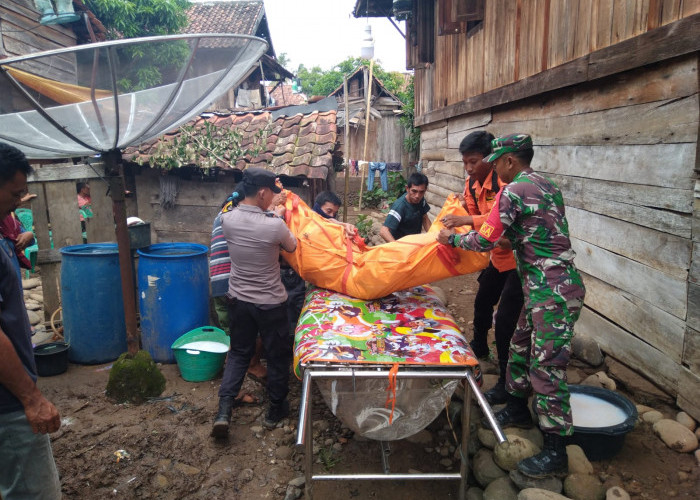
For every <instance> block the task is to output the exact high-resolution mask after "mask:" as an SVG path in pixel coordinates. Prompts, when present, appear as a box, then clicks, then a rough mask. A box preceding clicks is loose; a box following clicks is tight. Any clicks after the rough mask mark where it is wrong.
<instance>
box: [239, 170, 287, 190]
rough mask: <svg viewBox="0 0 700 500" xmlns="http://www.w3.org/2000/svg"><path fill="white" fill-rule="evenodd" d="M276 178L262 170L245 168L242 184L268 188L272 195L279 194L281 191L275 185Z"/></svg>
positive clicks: (267, 171) (271, 173)
mask: <svg viewBox="0 0 700 500" xmlns="http://www.w3.org/2000/svg"><path fill="white" fill-rule="evenodd" d="M276 180H277V176H276V175H275V174H274V173H273V172H270V171H269V170H265V169H264V168H255V167H251V168H246V169H245V170H244V171H243V182H245V183H246V184H250V185H253V186H258V187H268V188H270V189H272V192H273V193H281V192H282V189H280V187H279V186H278V185H277V184H276V182H275V181H276Z"/></svg>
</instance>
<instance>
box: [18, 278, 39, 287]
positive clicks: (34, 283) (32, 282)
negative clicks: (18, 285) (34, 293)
mask: <svg viewBox="0 0 700 500" xmlns="http://www.w3.org/2000/svg"><path fill="white" fill-rule="evenodd" d="M39 285H41V280H40V279H39V278H29V279H28V280H23V281H22V288H23V289H25V290H30V289H32V288H36V287H38V286H39Z"/></svg>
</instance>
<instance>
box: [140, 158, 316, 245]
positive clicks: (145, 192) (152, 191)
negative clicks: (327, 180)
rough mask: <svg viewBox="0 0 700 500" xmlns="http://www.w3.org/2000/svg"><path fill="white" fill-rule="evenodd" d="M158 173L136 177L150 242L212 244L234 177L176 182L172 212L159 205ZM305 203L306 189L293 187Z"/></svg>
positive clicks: (146, 169) (143, 217)
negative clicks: (214, 229) (222, 205)
mask: <svg viewBox="0 0 700 500" xmlns="http://www.w3.org/2000/svg"><path fill="white" fill-rule="evenodd" d="M159 178H160V173H159V171H158V170H155V169H149V168H144V169H142V170H141V173H140V174H139V175H137V176H136V195H137V200H138V214H139V217H140V218H141V219H142V220H144V221H146V222H150V223H151V242H152V243H170V242H190V243H199V244H201V245H206V246H207V247H208V246H209V244H210V243H211V228H212V223H213V222H214V218H215V217H216V214H217V213H219V210H220V208H221V203H223V201H224V200H225V199H226V198H227V197H228V195H229V194H231V192H232V191H233V190H234V189H235V187H236V183H235V181H234V180H233V176H220V180H217V181H216V182H204V181H202V180H199V179H197V180H184V179H179V178H178V179H177V186H178V187H177V191H178V194H177V198H176V199H175V205H174V207H172V208H169V209H164V208H162V207H161V205H160V179H159ZM289 189H290V190H291V191H293V192H295V193H297V194H298V195H299V196H301V197H302V199H303V200H304V201H306V202H307V203H308V202H309V201H310V199H309V198H310V189H309V188H308V187H299V188H296V187H292V188H289Z"/></svg>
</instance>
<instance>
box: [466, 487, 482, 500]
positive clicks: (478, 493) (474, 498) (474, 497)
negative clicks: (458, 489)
mask: <svg viewBox="0 0 700 500" xmlns="http://www.w3.org/2000/svg"><path fill="white" fill-rule="evenodd" d="M467 500H484V490H482V489H481V488H479V487H478V486H472V487H471V488H469V489H468V490H467Z"/></svg>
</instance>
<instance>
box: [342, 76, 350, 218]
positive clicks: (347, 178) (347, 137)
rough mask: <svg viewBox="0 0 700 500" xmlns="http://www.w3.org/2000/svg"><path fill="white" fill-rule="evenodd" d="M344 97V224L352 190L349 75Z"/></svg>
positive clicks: (346, 80)
mask: <svg viewBox="0 0 700 500" xmlns="http://www.w3.org/2000/svg"><path fill="white" fill-rule="evenodd" d="M343 97H344V101H345V134H344V136H345V139H344V141H345V147H344V149H345V191H344V192H345V195H344V197H343V199H344V200H345V203H343V222H347V221H348V191H349V189H350V163H349V156H350V133H349V130H350V115H349V114H348V75H345V76H343Z"/></svg>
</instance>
